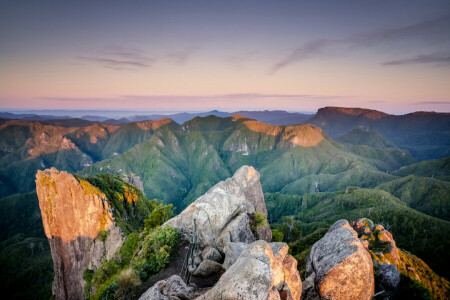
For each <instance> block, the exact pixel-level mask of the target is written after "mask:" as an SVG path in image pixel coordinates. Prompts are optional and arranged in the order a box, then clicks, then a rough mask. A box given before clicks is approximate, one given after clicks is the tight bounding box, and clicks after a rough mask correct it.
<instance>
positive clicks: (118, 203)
mask: <svg viewBox="0 0 450 300" xmlns="http://www.w3.org/2000/svg"><path fill="white" fill-rule="evenodd" d="M75 176H76V177H77V178H78V179H79V180H81V179H83V180H86V181H88V182H89V183H90V184H92V185H93V186H95V187H97V188H98V189H99V190H100V191H101V192H102V193H104V194H105V195H106V198H107V201H108V203H109V204H110V205H111V206H112V208H113V210H112V211H113V215H114V220H115V223H116V224H117V225H118V226H119V227H120V228H121V229H122V231H123V232H124V233H125V234H130V233H131V232H133V231H135V230H138V229H139V228H142V227H143V225H144V219H145V218H147V217H148V216H149V215H150V213H151V212H152V211H153V210H154V209H155V208H157V207H159V202H158V201H157V200H156V199H154V200H148V199H147V198H146V197H145V196H144V194H142V192H141V191H140V190H139V189H138V188H136V187H134V186H133V185H131V184H129V183H127V182H125V181H123V180H122V179H121V178H120V177H119V176H116V175H111V174H99V175H96V176H91V177H87V178H83V177H80V176H77V175H75ZM129 198H130V199H131V198H133V199H135V200H133V201H128V200H129Z"/></svg>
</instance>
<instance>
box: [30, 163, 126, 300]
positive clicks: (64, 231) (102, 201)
mask: <svg viewBox="0 0 450 300" xmlns="http://www.w3.org/2000/svg"><path fill="white" fill-rule="evenodd" d="M36 193H37V195H38V199H39V207H40V210H41V215H42V222H43V225H44V231H45V235H46V236H47V238H48V241H49V244H50V250H51V254H52V259H53V269H54V273H55V277H54V280H53V286H52V291H53V294H54V295H55V297H56V299H84V298H85V289H84V287H85V284H86V283H85V281H84V280H83V272H84V271H85V270H86V269H91V270H94V269H97V268H98V267H99V266H100V264H101V262H102V260H103V259H104V258H106V259H111V258H112V257H113V256H114V254H115V252H116V251H117V249H119V248H120V247H121V245H122V244H123V237H122V235H121V232H120V229H119V228H118V227H117V226H116V225H115V224H114V219H113V216H112V213H111V208H110V206H109V204H108V202H107V201H106V196H105V195H104V194H103V193H101V192H100V191H99V190H98V189H97V188H96V187H94V186H92V185H91V184H90V183H89V182H87V181H84V180H80V181H78V180H77V179H76V178H75V177H74V176H72V175H71V174H68V173H66V172H59V171H58V170H56V169H47V170H45V171H38V172H37V174H36ZM100 232H106V233H107V234H106V238H105V235H103V238H102V239H100V237H99V236H98V235H99V233H100Z"/></svg>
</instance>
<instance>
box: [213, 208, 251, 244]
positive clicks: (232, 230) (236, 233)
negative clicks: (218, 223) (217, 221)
mask: <svg viewBox="0 0 450 300" xmlns="http://www.w3.org/2000/svg"><path fill="white" fill-rule="evenodd" d="M255 240H256V238H255V236H254V235H253V233H252V231H251V229H250V226H249V217H248V215H247V214H241V215H239V216H237V217H236V218H235V219H233V221H231V222H230V224H228V226H227V227H226V228H225V229H224V230H223V231H222V233H221V234H220V236H219V244H221V245H223V246H225V245H227V244H228V243H230V242H233V243H245V244H251V243H253V242H254V241H255Z"/></svg>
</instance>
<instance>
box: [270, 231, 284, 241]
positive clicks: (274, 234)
mask: <svg viewBox="0 0 450 300" xmlns="http://www.w3.org/2000/svg"><path fill="white" fill-rule="evenodd" d="M282 241H283V233H282V232H279V231H278V230H276V229H272V242H282Z"/></svg>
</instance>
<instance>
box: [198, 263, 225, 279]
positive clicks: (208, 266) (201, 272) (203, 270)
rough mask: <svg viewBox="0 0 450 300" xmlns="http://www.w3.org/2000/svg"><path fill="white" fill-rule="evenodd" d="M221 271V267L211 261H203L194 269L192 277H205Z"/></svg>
mask: <svg viewBox="0 0 450 300" xmlns="http://www.w3.org/2000/svg"><path fill="white" fill-rule="evenodd" d="M221 270H222V265H221V264H219V263H218V262H215V261H213V260H209V259H204V260H203V261H202V262H201V263H200V264H199V265H198V267H197V269H195V271H194V273H192V275H194V276H199V277H207V276H209V275H211V274H216V273H219V272H220V271H221Z"/></svg>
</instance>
